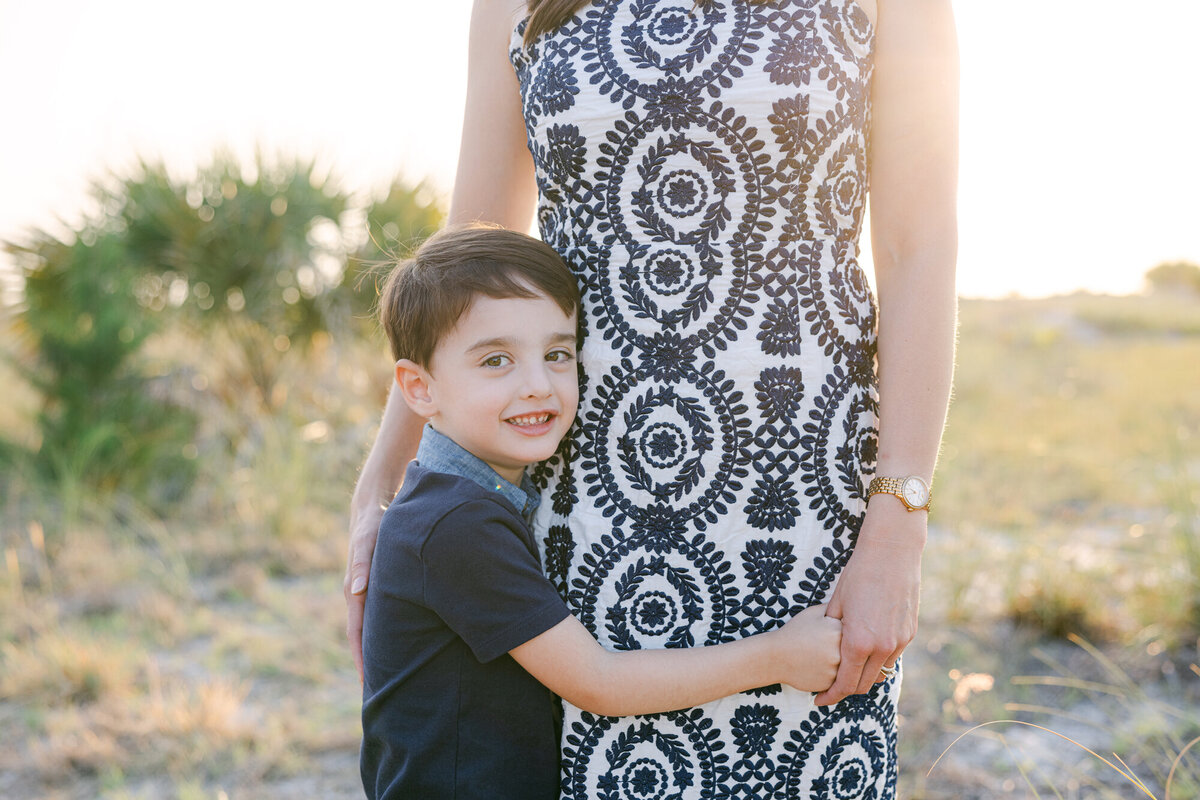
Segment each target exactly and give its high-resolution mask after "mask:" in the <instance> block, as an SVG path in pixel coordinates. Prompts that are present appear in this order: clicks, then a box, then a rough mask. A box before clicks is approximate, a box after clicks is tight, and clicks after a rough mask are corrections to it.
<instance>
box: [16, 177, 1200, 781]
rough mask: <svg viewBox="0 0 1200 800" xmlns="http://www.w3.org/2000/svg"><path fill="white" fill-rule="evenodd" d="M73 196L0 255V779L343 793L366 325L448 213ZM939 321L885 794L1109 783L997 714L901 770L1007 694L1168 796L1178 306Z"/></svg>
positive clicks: (163, 188)
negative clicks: (922, 558)
mask: <svg viewBox="0 0 1200 800" xmlns="http://www.w3.org/2000/svg"><path fill="white" fill-rule="evenodd" d="M95 196H96V198H97V201H98V202H97V209H98V210H97V212H96V214H95V215H94V216H93V217H92V218H90V219H89V220H88V221H87V222H86V223H85V224H83V225H81V226H79V228H78V229H77V230H76V231H74V234H73V235H72V236H65V237H55V236H52V235H50V234H49V233H47V232H45V231H31V232H30V233H29V234H28V235H27V236H26V237H24V238H23V239H22V241H20V242H10V243H7V244H6V245H5V247H6V249H7V250H8V252H9V253H10V254H12V256H13V257H14V259H15V260H16V263H17V265H18V266H19V268H20V270H21V273H22V276H23V279H24V294H23V299H22V302H21V304H20V305H19V306H18V307H16V308H13V309H8V310H6V311H5V312H4V314H3V315H2V316H0V326H2V327H3V329H2V330H0V356H2V357H0V385H2V386H4V387H5V391H6V403H5V404H2V405H0V442H3V446H0V466H2V467H3V469H2V470H0V546H2V549H3V562H2V566H0V795H4V796H31V797H32V796H36V797H102V798H107V799H109V800H118V799H119V800H126V799H127V798H133V797H197V798H199V797H205V798H212V797H218V796H221V795H222V794H225V795H226V796H228V797H231V798H238V797H264V796H280V797H285V796H286V797H292V796H294V797H313V796H320V797H357V796H360V794H361V788H360V787H359V785H358V776H357V772H356V756H355V754H356V752H357V746H358V738H359V733H360V732H359V727H358V710H359V709H358V700H359V697H360V694H359V686H358V682H357V676H356V675H355V672H354V668H353V665H352V663H351V661H350V659H349V657H348V655H347V654H346V652H345V645H344V624H345V622H344V614H343V606H342V603H341V600H340V594H341V593H340V584H341V575H342V571H343V569H344V558H345V551H344V548H345V531H344V525H345V514H346V506H347V502H348V498H349V494H350V491H351V489H352V484H353V480H354V476H355V474H356V470H357V467H358V465H359V464H360V462H361V458H362V456H363V453H364V452H365V448H366V446H367V444H368V443H369V441H370V439H371V437H372V435H373V431H374V427H375V425H376V422H377V419H378V415H379V412H380V409H381V408H382V405H383V401H384V398H385V396H386V392H387V389H388V386H389V384H390V370H389V368H388V365H387V361H388V356H387V350H386V346H385V345H384V343H383V341H382V339H381V338H380V337H379V336H378V333H377V332H376V331H375V325H374V322H373V320H372V319H371V316H372V309H373V306H374V302H375V298H376V291H375V287H376V285H377V281H378V279H379V277H380V276H381V275H382V272H383V267H381V266H380V265H386V264H387V263H388V262H389V260H390V259H391V258H393V257H395V256H403V255H404V254H405V253H406V252H407V251H408V250H409V249H411V247H412V246H413V245H415V244H416V243H417V242H419V241H420V240H421V239H422V238H423V237H424V236H426V235H427V234H428V233H430V232H432V231H433V230H435V229H436V228H438V227H439V226H440V225H442V224H443V223H444V219H445V217H444V212H443V210H442V206H441V203H440V202H439V200H438V198H437V197H436V196H435V194H434V193H433V192H432V191H431V190H430V188H429V187H428V186H426V185H423V184H420V183H416V184H412V183H407V182H404V181H399V180H398V181H395V182H393V183H392V184H391V185H390V186H389V187H388V189H387V191H386V192H385V193H383V194H382V195H380V196H379V197H376V198H363V197H357V196H354V195H351V194H350V193H348V192H346V191H344V190H342V189H340V188H338V187H337V186H336V185H335V183H334V182H333V181H332V180H331V179H330V178H329V177H328V176H327V175H325V174H323V173H322V171H321V170H319V169H317V168H316V167H315V166H314V164H313V163H312V162H309V161H297V160H290V161H285V160H271V159H267V158H264V157H262V156H259V157H257V158H256V159H255V160H254V161H253V163H249V164H239V163H238V162H236V161H235V160H234V159H232V158H230V157H229V156H227V155H224V154H217V155H216V156H214V158H213V159H212V161H211V162H210V163H209V164H208V165H206V166H204V167H202V168H201V169H199V170H197V171H196V173H195V174H194V175H192V176H190V177H180V176H175V175H172V174H170V173H168V171H167V170H165V169H164V168H163V167H162V166H161V165H157V164H150V163H143V164H140V165H139V166H138V167H137V168H136V169H134V170H133V171H131V172H130V173H129V174H127V175H123V176H114V177H111V178H110V179H108V180H105V181H101V182H99V183H98V184H97V186H96V188H95ZM1155 280H1156V279H1153V280H1152V279H1151V278H1150V277H1149V276H1148V277H1147V283H1148V284H1150V285H1157V284H1156V282H1155ZM960 328H961V332H960V346H959V363H958V372H957V378H956V392H955V398H954V401H953V403H952V407H951V412H950V419H949V424H948V428H947V431H946V439H945V447H944V452H943V455H942V458H941V461H940V463H939V468H938V474H937V476H936V480H935V503H934V512H933V515H932V517H931V526H932V528H931V536H930V542H929V547H928V550H927V556H926V562H925V563H926V581H925V585H924V586H925V589H924V597H923V606H922V628H921V634H920V636H919V638H918V641H917V643H915V644H914V646H913V647H912V648H910V650H909V651H908V652H906V655H905V671H906V674H907V676H908V678H907V679H906V683H905V691H904V694H903V695H902V709H901V712H902V715H903V725H904V732H903V734H902V735H901V737H900V746H901V748H902V751H903V752H902V756H903V759H904V762H903V763H904V765H905V767H904V770H905V777H904V778H903V781H902V791H903V794H904V796H906V797H912V798H937V797H946V798H949V797H955V798H959V800H962V798H972V797H980V798H982V797H998V796H1008V795H1011V794H1012V793H1013V792H1014V791H1019V790H1018V789H1016V788H1014V787H1016V786H1019V785H1020V784H1019V783H1014V782H1013V778H1012V776H1014V775H1016V776H1017V779H1018V780H1019V778H1020V776H1019V775H1018V773H1022V774H1024V773H1025V772H1028V773H1029V774H1034V773H1035V772H1036V771H1037V770H1038V769H1040V770H1042V771H1043V774H1044V775H1045V776H1049V777H1048V778H1047V780H1046V782H1045V783H1049V784H1050V788H1046V786H1045V783H1044V782H1042V781H1041V779H1037V780H1038V789H1035V790H1034V794H1035V795H1036V794H1037V791H1039V790H1041V791H1044V792H1045V796H1049V794H1056V796H1062V795H1059V794H1058V790H1057V789H1055V790H1054V791H1051V789H1052V788H1053V787H1054V777H1055V776H1056V775H1057V776H1062V775H1067V776H1069V777H1068V778H1063V779H1062V780H1063V781H1065V782H1064V783H1061V784H1059V787H1060V788H1061V789H1062V791H1063V792H1065V793H1066V794H1067V795H1070V796H1096V797H1119V796H1125V795H1122V794H1121V789H1120V788H1114V786H1116V784H1113V783H1111V782H1107V783H1106V781H1107V780H1108V779H1107V778H1105V777H1104V776H1103V775H1102V774H1100V773H1097V772H1094V771H1092V770H1091V769H1090V768H1089V767H1087V766H1080V765H1078V764H1068V765H1062V764H1058V763H1057V762H1054V763H1050V762H1047V761H1046V758H1047V754H1054V753H1059V752H1060V751H1057V750H1055V749H1054V748H1053V747H1050V746H1042V745H1043V744H1044V743H1042V742H1041V740H1032V739H1029V740H1023V739H1022V738H1021V737H1022V736H1023V735H1024V733H1025V732H1019V731H1014V732H1011V733H1006V734H1005V737H1006V738H1005V739H1004V740H1003V741H1002V742H1001V744H1002V745H1003V746H1002V747H1001V746H1000V745H997V746H996V747H997V748H998V749H993V750H987V749H986V748H984V749H980V748H982V747H983V746H982V745H980V746H976V745H975V744H974V743H973V742H971V741H968V740H964V741H963V742H962V743H960V744H959V745H957V746H956V747H955V750H954V751H953V752H952V753H951V754H949V755H948V756H947V759H946V760H944V761H943V762H942V763H941V764H939V766H938V769H937V771H936V772H935V773H934V775H933V776H932V777H930V778H928V779H926V778H925V777H924V771H925V770H926V769H927V768H928V766H929V765H930V764H931V763H932V762H933V760H934V759H935V758H936V757H937V756H938V755H939V753H940V752H941V751H942V749H944V748H945V747H946V746H947V745H948V744H949V743H950V742H951V741H952V740H953V739H954V737H955V736H956V735H957V734H958V733H961V732H962V731H963V730H964V729H965V728H966V727H967V726H969V725H971V724H974V723H977V722H980V721H986V720H989V719H998V718H1004V717H1014V716H1015V717H1021V718H1023V719H1026V720H1030V721H1040V722H1042V723H1045V724H1047V725H1048V726H1049V727H1052V728H1062V729H1064V730H1067V731H1069V732H1070V733H1071V734H1072V735H1074V736H1079V737H1080V738H1085V739H1086V738H1087V736H1091V737H1093V738H1091V739H1087V740H1088V741H1090V742H1092V744H1093V745H1094V746H1097V747H1108V748H1110V749H1116V750H1118V751H1119V752H1121V753H1122V755H1123V756H1126V755H1127V756H1128V757H1129V762H1130V766H1131V767H1133V768H1136V769H1137V770H1139V774H1141V775H1143V777H1146V778H1147V780H1149V781H1151V782H1152V783H1154V785H1155V786H1156V787H1157V788H1156V789H1155V791H1158V790H1159V789H1160V788H1161V786H1162V785H1163V782H1164V775H1165V774H1167V772H1168V769H1169V766H1170V759H1171V758H1172V757H1173V754H1174V753H1177V752H1178V751H1179V750H1181V749H1182V748H1183V746H1184V745H1186V743H1187V741H1188V740H1189V738H1190V737H1192V736H1194V735H1196V730H1195V719H1196V718H1197V709H1200V688H1198V687H1200V684H1198V683H1197V680H1196V677H1197V676H1196V674H1195V673H1194V671H1193V670H1196V669H1200V668H1197V667H1195V663H1196V660H1197V651H1198V649H1200V642H1198V641H1197V635H1198V634H1200V460H1198V458H1197V453H1198V452H1200V450H1198V448H1197V446H1196V442H1197V441H1198V440H1200V393H1198V392H1197V391H1196V388H1197V384H1196V377H1195V375H1196V370H1195V365H1196V364H1200V302H1197V301H1196V298H1195V296H1193V295H1191V294H1188V293H1186V292H1176V291H1165V292H1159V291H1156V292H1152V293H1148V294H1146V295H1143V296H1130V297H1102V296H1092V295H1086V294H1080V295H1074V296H1070V297H1060V298H1052V299H1048V300H1036V301H1035V300H1020V299H1012V300H998V301H964V302H963V304H962V307H961V311H960ZM1080 636H1083V637H1085V638H1086V641H1087V642H1088V643H1089V644H1087V645H1086V647H1083V646H1081V645H1080V644H1079V643H1080V642H1084V641H1085V639H1081V638H1079V637H1080ZM1072 642H1074V644H1073V643H1072ZM1090 643H1095V646H1094V647H1093V645H1092V644H1090ZM1073 654H1074V655H1073ZM922 660H924V665H923V663H922ZM1117 661H1120V664H1119V665H1118V664H1117ZM1042 667H1044V668H1045V669H1046V670H1048V671H1049V674H1046V675H1036V674H1032V673H1035V672H1037V671H1038V670H1039V669H1040V668H1042ZM1121 676H1128V677H1127V678H1126V677H1121ZM1047 715H1058V716H1056V717H1054V718H1053V719H1051V720H1047V719H1046V718H1045V717H1046V716H1047ZM1081 720H1082V722H1081ZM1096 737H1102V738H1100V739H1096ZM985 744H987V743H985ZM992 744H995V742H992ZM1022 744H1024V747H1022V746H1021V745H1022ZM960 752H964V753H971V754H972V755H970V756H969V757H964V759H965V760H959V755H958V754H959V753H960ZM1014 752H1016V753H1028V754H1029V755H1028V756H1025V755H1021V756H1019V757H1018V756H1014V755H1012V754H1013V753H1014ZM1196 753H1197V749H1196V748H1194V749H1193V750H1192V751H1191V755H1192V756H1193V757H1194V756H1195V755H1196ZM981 754H982V755H981ZM972 759H973V760H972ZM1039 759H1040V760H1039ZM1014 760H1016V766H1015V767H1014V763H1013V762H1014ZM1027 761H1037V763H1036V764H1033V765H1032V766H1030V764H1027V763H1026V762H1027ZM1035 768H1036V769H1035ZM1184 769H1186V770H1190V771H1188V772H1177V777H1176V784H1175V788H1174V790H1173V791H1174V794H1173V796H1174V797H1175V798H1176V799H1177V800H1178V798H1182V797H1188V796H1195V795H1196V792H1197V790H1196V789H1195V784H1196V775H1197V773H1198V772H1200V770H1197V768H1196V765H1195V763H1194V762H1189V763H1188V764H1185V765H1184ZM955 770H959V772H958V773H956V772H955ZM315 773H320V776H321V777H320V779H319V780H318V778H314V777H312V776H313V775H314V774H315ZM1077 773H1078V774H1077ZM331 776H333V777H331ZM1179 776H1183V778H1184V780H1182V781H1181V778H1180V777H1179ZM306 781H307V782H306ZM330 781H332V782H330ZM1076 784H1078V786H1077V787H1076V789H1075V790H1072V789H1071V787H1072V786H1076ZM1031 785H1032V784H1031ZM285 786H287V787H291V788H289V789H286V790H285V789H284V788H282V787H285ZM946 786H949V788H945V787H946ZM1080 787H1081V788H1080ZM1180 787H1183V788H1180ZM1072 791H1075V792H1076V794H1074V795H1072V794H1071V792H1072ZM1079 792H1083V793H1084V794H1083V795H1079ZM1188 792H1191V793H1192V794H1188Z"/></svg>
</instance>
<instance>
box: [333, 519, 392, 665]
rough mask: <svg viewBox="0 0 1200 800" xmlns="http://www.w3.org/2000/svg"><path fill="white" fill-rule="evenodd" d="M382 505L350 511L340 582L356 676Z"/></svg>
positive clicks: (347, 637) (347, 634)
mask: <svg viewBox="0 0 1200 800" xmlns="http://www.w3.org/2000/svg"><path fill="white" fill-rule="evenodd" d="M383 511H384V508H383V506H380V505H377V506H375V507H373V508H372V507H370V506H367V507H365V508H363V509H362V510H361V511H358V510H356V509H352V510H351V512H350V554H349V556H348V557H347V559H346V578H345V580H344V581H343V582H342V594H343V595H344V596H345V598H346V641H347V642H349V644H350V655H352V656H353V657H354V666H355V667H357V668H358V678H359V680H362V676H363V655H362V629H363V609H364V608H365V607H366V602H367V579H368V578H369V577H370V574H371V558H372V556H374V555H375V542H376V540H377V539H378V538H379V522H380V520H382V519H383Z"/></svg>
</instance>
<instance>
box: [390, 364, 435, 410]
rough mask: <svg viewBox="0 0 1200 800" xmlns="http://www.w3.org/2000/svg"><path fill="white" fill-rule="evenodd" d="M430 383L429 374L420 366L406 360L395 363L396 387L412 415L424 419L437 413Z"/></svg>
mask: <svg viewBox="0 0 1200 800" xmlns="http://www.w3.org/2000/svg"><path fill="white" fill-rule="evenodd" d="M431 383H432V381H431V378H430V375H429V372H428V371H427V370H426V369H425V368H424V367H422V366H421V365H420V364H417V363H416V362H415V361H412V360H410V359H407V358H402V359H400V360H399V361H397V362H396V385H397V386H399V387H400V394H401V395H402V396H403V397H404V402H405V403H407V404H408V407H409V408H411V409H412V410H413V413H414V414H416V415H418V416H421V417H424V418H425V419H429V418H431V417H433V415H434V414H436V413H437V403H436V402H434V399H433V392H431V391H430V388H431Z"/></svg>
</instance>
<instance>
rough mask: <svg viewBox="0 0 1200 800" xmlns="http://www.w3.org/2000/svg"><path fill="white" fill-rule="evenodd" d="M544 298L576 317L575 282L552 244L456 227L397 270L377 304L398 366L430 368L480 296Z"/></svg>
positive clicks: (492, 229) (484, 228) (480, 226)
mask: <svg viewBox="0 0 1200 800" xmlns="http://www.w3.org/2000/svg"><path fill="white" fill-rule="evenodd" d="M543 294H544V295H545V296H547V297H549V298H550V299H551V300H553V301H554V302H555V303H556V304H557V305H558V307H559V308H561V309H562V310H563V313H564V314H566V315H568V316H570V315H571V314H574V313H576V312H577V311H578V310H579V288H578V287H577V286H576V284H575V276H573V275H572V274H571V272H570V270H568V269H567V266H566V264H564V263H563V260H562V258H560V257H559V255H558V253H556V252H554V249H553V248H551V247H550V246H549V245H547V244H545V243H544V242H541V241H539V240H537V239H534V238H533V237H531V236H526V235H525V234H523V233H517V232H516V231H510V230H506V229H505V228H501V227H500V226H498V225H488V224H484V223H478V222H477V223H471V224H467V225H453V226H450V227H447V228H443V229H442V230H440V231H438V232H437V233H435V234H434V235H433V236H430V237H429V238H428V239H426V240H425V242H424V243H423V244H422V245H421V246H420V247H418V248H417V251H416V252H415V253H413V255H412V257H411V258H409V259H408V260H406V261H402V262H400V263H399V264H397V265H396V267H395V269H393V270H392V272H391V274H390V275H388V278H387V280H386V281H385V282H384V284H383V289H382V291H381V292H380V297H379V322H380V324H381V325H382V326H383V330H384V332H385V333H386V334H387V337H388V342H389V343H390V344H391V346H392V355H393V356H394V357H395V359H396V360H397V361H399V360H400V359H402V358H407V359H411V360H412V361H414V362H416V363H417V364H420V365H421V366H422V367H426V368H428V367H429V362H430V361H431V360H432V358H433V351H434V350H435V349H436V348H437V345H438V342H440V341H441V340H442V338H443V337H445V336H446V335H447V334H449V333H450V332H451V331H452V330H454V326H455V325H457V324H458V320H459V318H460V317H462V315H463V314H465V313H466V312H467V309H469V308H470V307H471V303H472V302H474V300H475V298H477V297H479V296H480V295H485V296H487V297H495V298H498V299H503V298H509V297H520V298H536V297H539V296H541V295H543Z"/></svg>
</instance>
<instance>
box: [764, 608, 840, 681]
mask: <svg viewBox="0 0 1200 800" xmlns="http://www.w3.org/2000/svg"><path fill="white" fill-rule="evenodd" d="M776 635H777V636H778V640H779V641H778V648H779V654H780V661H781V664H782V665H783V678H782V680H783V682H784V683H786V684H788V685H789V686H794V687H795V688H797V689H799V690H801V691H803V692H823V691H825V690H826V689H828V688H829V687H830V686H831V685H832V684H833V681H834V679H835V678H836V677H837V671H838V663H839V662H840V661H841V645H842V621H841V620H838V619H834V618H832V617H827V616H825V606H823V605H819V606H810V607H808V608H806V609H804V610H803V611H801V612H800V613H799V614H797V615H796V616H795V617H793V618H792V619H791V620H790V621H789V622H788V623H787V624H786V625H784V626H783V627H782V628H780V629H779V630H778V631H776Z"/></svg>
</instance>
